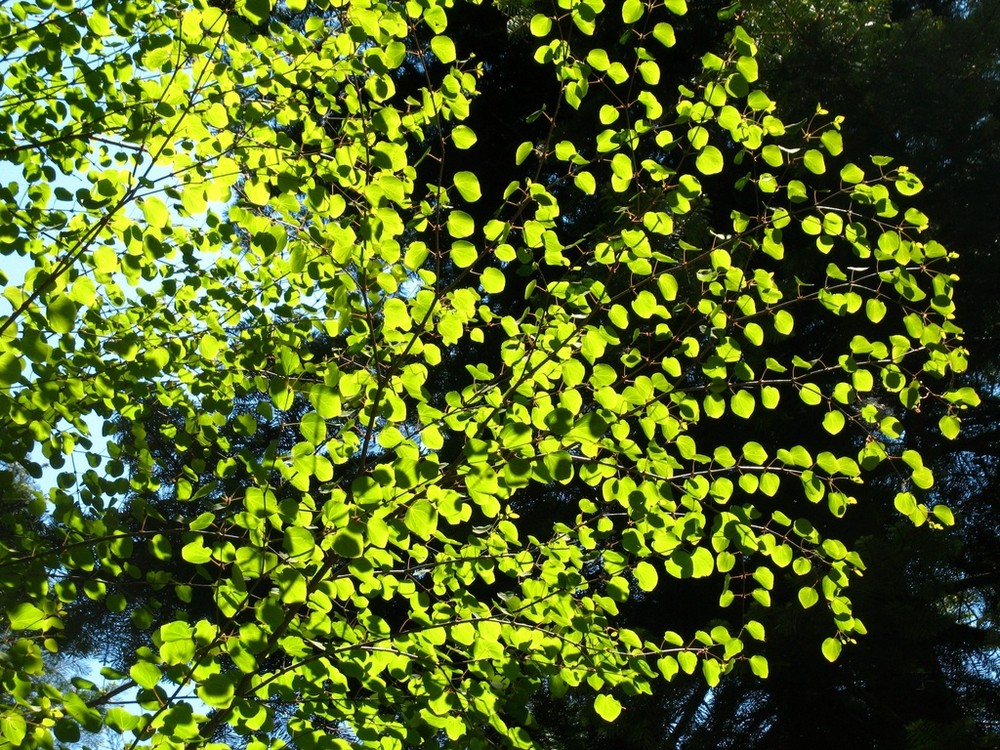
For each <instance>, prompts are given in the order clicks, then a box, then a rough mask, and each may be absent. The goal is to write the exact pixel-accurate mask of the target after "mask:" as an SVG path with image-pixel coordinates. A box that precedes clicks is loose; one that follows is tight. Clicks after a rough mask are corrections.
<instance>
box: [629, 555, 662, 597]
mask: <svg viewBox="0 0 1000 750" xmlns="http://www.w3.org/2000/svg"><path fill="white" fill-rule="evenodd" d="M634 573H635V580H636V583H638V584H639V588H640V589H642V590H643V591H652V590H653V589H655V588H656V584H657V581H658V580H659V576H658V575H657V573H656V568H654V567H653V566H652V565H650V564H649V563H648V562H646V561H645V560H641V561H640V562H638V563H636V566H635V571H634Z"/></svg>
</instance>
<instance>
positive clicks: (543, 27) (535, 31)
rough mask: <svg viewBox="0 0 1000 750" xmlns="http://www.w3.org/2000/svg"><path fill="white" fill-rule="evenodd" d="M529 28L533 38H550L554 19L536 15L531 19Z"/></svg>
mask: <svg viewBox="0 0 1000 750" xmlns="http://www.w3.org/2000/svg"><path fill="white" fill-rule="evenodd" d="M529 28H530V29H531V34H532V36H539V37H541V36H548V34H549V32H550V31H551V30H552V19H551V18H549V17H548V16H543V15H541V14H538V13H536V14H535V15H534V16H532V17H531V23H530V24H529Z"/></svg>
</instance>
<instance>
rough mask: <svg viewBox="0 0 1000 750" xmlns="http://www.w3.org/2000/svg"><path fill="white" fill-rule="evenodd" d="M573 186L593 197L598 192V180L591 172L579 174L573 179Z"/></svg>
mask: <svg viewBox="0 0 1000 750" xmlns="http://www.w3.org/2000/svg"><path fill="white" fill-rule="evenodd" d="M573 184H574V185H576V186H577V187H578V188H579V189H580V190H581V191H583V192H584V193H586V194H587V195H593V194H594V193H595V192H597V180H595V179H594V175H592V174H591V173H590V172H578V173H577V174H576V175H575V176H574V177H573Z"/></svg>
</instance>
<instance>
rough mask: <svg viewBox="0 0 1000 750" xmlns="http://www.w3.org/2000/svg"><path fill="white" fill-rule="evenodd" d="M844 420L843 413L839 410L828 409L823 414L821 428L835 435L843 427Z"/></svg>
mask: <svg viewBox="0 0 1000 750" xmlns="http://www.w3.org/2000/svg"><path fill="white" fill-rule="evenodd" d="M845 422H846V420H845V419H844V415H843V413H842V412H839V411H828V412H827V413H826V414H825V415H824V416H823V429H824V430H826V431H827V432H829V433H830V434H831V435H837V434H838V433H839V432H840V431H841V430H843V429H844V424H845Z"/></svg>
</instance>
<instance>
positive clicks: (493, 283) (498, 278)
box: [480, 267, 507, 294]
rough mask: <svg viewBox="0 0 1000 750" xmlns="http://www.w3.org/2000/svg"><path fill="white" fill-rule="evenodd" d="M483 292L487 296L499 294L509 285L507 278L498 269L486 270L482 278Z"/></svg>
mask: <svg viewBox="0 0 1000 750" xmlns="http://www.w3.org/2000/svg"><path fill="white" fill-rule="evenodd" d="M480 280H481V282H482V285H483V291H484V292H486V293H487V294H499V293H500V292H502V291H503V290H504V287H505V286H506V285H507V277H506V276H505V275H504V272H503V271H501V270H500V269H498V268H492V267H491V268H484V269H483V275H482V277H481V279H480Z"/></svg>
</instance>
